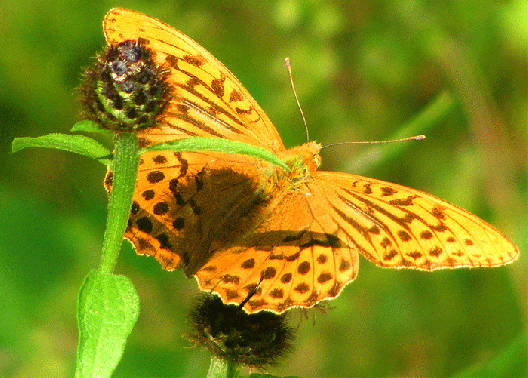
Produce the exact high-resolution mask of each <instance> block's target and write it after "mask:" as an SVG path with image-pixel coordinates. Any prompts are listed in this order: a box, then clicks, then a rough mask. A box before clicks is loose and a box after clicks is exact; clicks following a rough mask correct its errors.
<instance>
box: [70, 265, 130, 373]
mask: <svg viewBox="0 0 528 378" xmlns="http://www.w3.org/2000/svg"><path fill="white" fill-rule="evenodd" d="M138 315H139V298H138V295H137V293H136V290H135V289H134V286H133V284H132V282H131V281H130V280H129V279H128V278H127V277H124V276H115V275H112V274H106V273H101V272H98V271H95V270H94V271H91V272H90V273H89V274H88V275H87V276H86V278H85V280H84V282H83V285H82V287H81V291H80V292H79V298H78V301H77V323H78V325H79V345H78V348H77V370H76V372H75V377H76V378H84V377H110V376H111V375H112V372H113V371H114V370H115V368H116V366H117V364H118V363H119V360H120V359H121V355H122V354H123V350H124V348H125V342H126V339H127V337H128V335H129V334H130V332H132V328H133V327H134V325H135V324H136V321H137V319H138Z"/></svg>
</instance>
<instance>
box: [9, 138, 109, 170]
mask: <svg viewBox="0 0 528 378" xmlns="http://www.w3.org/2000/svg"><path fill="white" fill-rule="evenodd" d="M28 147H46V148H55V149H57V150H64V151H69V152H73V153H76V154H80V155H84V156H87V157H89V158H92V159H95V160H98V161H99V162H101V163H103V164H106V165H108V164H110V162H111V156H112V151H110V150H109V149H108V148H106V147H105V146H103V145H102V144H101V143H99V142H97V141H96V140H94V139H92V138H90V137H87V136H84V135H67V134H48V135H43V136H41V137H37V138H15V140H14V141H13V144H12V151H13V152H18V151H20V150H22V149H24V148H28Z"/></svg>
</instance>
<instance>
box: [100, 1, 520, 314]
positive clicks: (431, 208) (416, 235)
mask: <svg viewBox="0 0 528 378" xmlns="http://www.w3.org/2000/svg"><path fill="white" fill-rule="evenodd" d="M104 33H105V37H106V41H107V43H108V45H109V46H118V45H120V44H123V43H125V42H127V43H130V42H131V41H132V42H134V43H137V45H138V46H141V48H144V49H147V50H148V51H149V52H150V58H151V59H152V61H153V62H154V64H155V65H156V66H158V67H161V68H162V69H163V70H164V72H165V74H166V77H167V82H168V83H169V85H170V86H171V93H170V97H169V98H168V103H167V105H166V106H165V107H164V108H163V112H162V115H161V117H159V118H158V121H157V127H155V128H151V129H146V130H143V131H140V132H139V137H140V142H141V143H142V145H144V146H145V145H150V144H153V143H161V142H167V141H171V140H175V139H182V138H188V137H192V136H200V137H211V138H226V139H230V140H234V141H240V142H244V143H248V144H252V145H255V146H259V147H263V148H265V149H267V150H269V151H271V152H273V153H275V154H276V155H277V156H279V157H280V158H281V159H282V160H283V161H284V162H285V163H286V164H287V165H288V166H289V167H290V169H291V170H290V171H289V172H287V171H285V170H283V169H282V168H280V167H277V166H274V165H272V164H270V163H267V162H264V161H261V160H258V159H255V158H252V157H248V156H243V155H234V154H225V153H218V152H199V153H188V152H185V153H179V152H176V153H175V152H172V151H161V152H149V153H145V154H144V155H142V159H141V163H140V167H139V173H138V178H137V183H136V191H135V194H134V204H133V206H132V211H131V215H130V220H129V227H128V229H127V231H126V234H125V236H126V238H127V239H129V240H130V241H131V242H132V243H133V244H134V246H135V247H136V250H137V253H139V254H147V255H152V256H154V257H155V258H156V259H158V261H159V262H160V263H161V264H162V266H163V267H164V268H165V269H176V268H181V269H183V270H184V272H185V273H186V274H187V275H188V276H192V275H194V276H196V278H197V280H198V285H199V286H200V289H201V290H204V291H212V292H214V293H216V294H218V295H219V296H220V297H221V298H222V300H223V301H224V302H225V303H236V304H241V305H243V308H244V310H245V311H246V312H248V313H253V312H257V311H261V310H267V311H272V312H275V313H281V312H284V311H286V310H287V309H289V308H292V307H311V306H314V305H315V304H316V303H318V302H319V301H322V300H326V299H330V298H335V297H336V296H338V295H339V293H340V292H341V290H342V289H343V287H344V286H345V285H346V284H348V283H349V282H351V281H352V280H353V279H354V278H355V277H356V275H357V272H358V266H359V253H361V254H362V255H363V256H365V257H366V258H367V259H369V260H370V261H372V262H374V263H375V264H376V265H379V266H382V267H391V268H411V269H420V270H429V271H430V270H435V269H442V268H455V267H479V266H486V267H492V266H499V265H504V264H507V263H509V262H512V261H514V260H515V259H516V258H517V256H518V251H517V248H516V247H515V246H514V245H513V244H512V243H511V242H510V241H509V240H507V239H506V238H505V237H504V236H503V235H502V234H501V233H500V232H499V231H497V230H496V229H495V228H493V227H492V226H490V225H489V224H487V223H486V222H484V221H483V220H481V219H479V218H478V217H476V216H474V215H472V214H470V213H468V212H466V211H464V210H462V209H460V208H458V207H457V206H455V205H452V204H449V203H447V202H445V201H443V200H441V199H438V198H436V197H434V196H432V195H430V194H427V193H424V192H421V191H419V190H416V189H411V188H407V187H404V186H401V185H396V184H391V183H387V182H383V181H379V180H375V179H371V178H366V177H361V176H355V175H351V174H346V173H336V172H322V171H318V170H317V168H318V166H319V164H320V156H319V151H320V149H321V146H320V145H319V144H317V143H313V142H311V143H307V144H305V145H302V146H298V147H295V148H292V149H289V150H286V149H285V147H284V145H283V143H282V141H281V138H280V136H279V134H278V133H277V130H276V129H275V127H274V126H273V124H272V123H271V121H270V120H269V119H268V117H267V116H266V114H265V113H264V111H263V110H262V109H261V108H260V107H259V106H258V104H257V103H256V102H255V100H254V99H253V98H252V97H251V95H250V94H249V93H248V92H247V91H246V89H245V88H244V87H243V86H242V85H241V84H240V83H239V82H238V80H237V79H236V78H235V76H234V75H233V74H232V73H231V72H230V71H229V70H228V69H227V68H226V67H224V66H223V65H222V63H220V62H219V61H218V60H216V59H215V58H214V57H213V56H212V55H211V54H210V53H209V52H207V51H206V50H205V49H204V48H203V47H201V46H200V45H198V44H197V43H196V42H194V41H193V40H192V39H190V38H189V37H187V36H185V35H184V34H182V33H181V32H179V31H177V30H175V29H173V28H172V27H170V26H169V25H167V24H164V23H163V22H161V21H158V20H156V19H154V18H151V17H148V16H146V15H143V14H141V13H138V12H134V11H130V10H126V9H120V8H115V9H112V10H110V11H109V12H108V14H107V15H106V17H105V20H104ZM109 182H110V181H109V180H107V188H109V186H110V183H109Z"/></svg>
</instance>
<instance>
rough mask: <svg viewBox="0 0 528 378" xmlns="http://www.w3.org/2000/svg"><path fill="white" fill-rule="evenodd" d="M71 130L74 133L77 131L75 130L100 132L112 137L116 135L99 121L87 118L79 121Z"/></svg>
mask: <svg viewBox="0 0 528 378" xmlns="http://www.w3.org/2000/svg"><path fill="white" fill-rule="evenodd" d="M70 131H71V132H72V133H75V132H83V133H99V134H103V135H106V136H108V137H110V138H113V137H114V133H113V132H112V131H110V130H107V129H103V128H102V127H101V126H99V124H98V123H96V122H94V121H90V120H87V119H85V120H83V121H79V122H77V123H76V124H75V125H73V126H72V128H71V130H70Z"/></svg>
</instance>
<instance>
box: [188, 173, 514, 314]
mask: <svg viewBox="0 0 528 378" xmlns="http://www.w3.org/2000/svg"><path fill="white" fill-rule="evenodd" d="M277 201H278V202H277V203H276V204H275V205H272V204H270V206H269V209H268V212H267V213H266V214H263V215H262V216H263V221H262V224H261V225H259V227H258V228H256V229H255V231H254V232H253V233H251V234H250V235H247V237H245V238H243V239H242V240H241V242H240V244H239V245H237V246H234V247H231V248H227V249H223V250H219V251H216V252H215V254H214V255H213V256H212V259H211V260H210V261H208V262H207V264H206V265H205V266H204V267H203V268H202V269H200V270H199V271H198V272H197V273H196V277H197V279H198V283H199V286H200V288H201V289H202V290H212V291H214V292H216V293H217V294H218V295H220V296H221V297H222V299H223V301H224V302H227V303H241V302H242V301H244V299H245V298H247V297H248V296H250V297H251V298H250V299H249V300H248V302H247V303H246V304H245V307H244V308H245V310H246V311H248V312H256V311H260V310H268V311H273V312H278V313H280V312H282V311H285V310H287V309H288V308H290V307H297V306H301V307H311V306H313V305H314V304H316V303H317V302H319V301H321V300H325V299H330V298H334V297H336V296H337V295H339V293H340V291H341V290H342V288H343V287H344V286H345V285H346V284H347V283H349V282H351V281H352V280H353V279H354V278H355V277H356V275H357V271H358V263H359V261H358V252H359V253H361V254H362V255H363V256H365V257H366V258H368V259H369V260H370V261H372V262H374V263H375V264H377V265H379V266H383V267H391V268H411V269H420V270H435V269H442V268H456V267H480V266H488V267H492V266H499V265H504V264H507V263H509V262H512V261H514V260H515V259H516V258H517V256H518V251H517V248H516V247H515V246H514V245H513V244H512V243H511V242H510V241H508V240H507V239H506V238H505V237H504V236H502V234H501V233H500V232H499V231H497V230H496V229H495V228H493V227H492V226H490V225H489V224H487V223H485V222H484V221H483V220H481V219H479V218H478V217H476V216H474V215H472V214H470V213H468V212H467V211H465V210H462V209H460V208H458V207H457V206H455V205H452V204H449V203H447V202H445V201H443V200H441V199H438V198H436V197H434V196H432V195H430V194H427V193H424V192H421V191H419V190H415V189H411V188H407V187H404V186H401V185H396V184H391V183H387V182H383V181H379V180H374V179H370V178H365V177H361V176H354V175H349V174H344V173H334V172H314V173H313V180H312V181H310V182H307V184H306V187H305V188H304V190H297V191H293V192H290V193H288V194H286V195H285V196H283V197H282V198H280V200H277Z"/></svg>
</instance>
